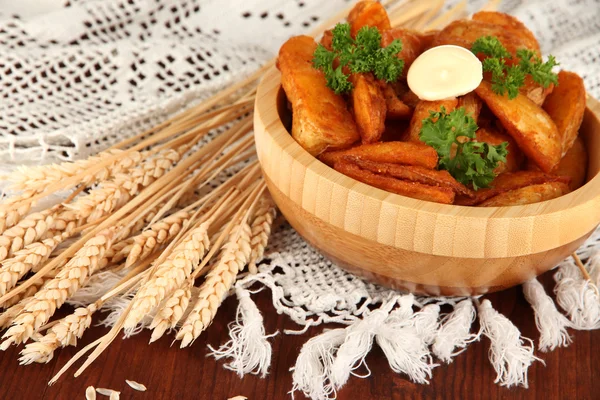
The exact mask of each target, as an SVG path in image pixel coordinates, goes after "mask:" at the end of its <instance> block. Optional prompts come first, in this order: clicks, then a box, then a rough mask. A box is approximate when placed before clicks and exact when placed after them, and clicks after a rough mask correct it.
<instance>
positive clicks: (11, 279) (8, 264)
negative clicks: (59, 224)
mask: <svg viewBox="0 0 600 400" xmlns="http://www.w3.org/2000/svg"><path fill="white" fill-rule="evenodd" d="M65 237H66V234H62V235H57V236H54V237H53V238H50V239H44V240H42V241H41V242H35V243H31V244H29V245H27V246H25V248H23V249H21V250H19V251H17V252H16V253H15V254H14V256H13V257H12V258H9V259H8V260H4V262H3V263H2V266H1V267H0V296H3V295H4V294H5V293H6V292H8V291H9V290H10V289H12V288H13V287H15V286H16V285H17V282H18V281H19V279H21V278H22V277H24V276H25V274H27V273H28V272H29V271H31V270H33V269H35V268H37V267H38V266H39V265H41V264H43V263H44V262H46V260H48V258H49V257H50V254H51V253H52V252H53V251H54V249H56V247H57V246H58V245H59V244H60V243H61V242H62V241H63V240H64V239H65Z"/></svg>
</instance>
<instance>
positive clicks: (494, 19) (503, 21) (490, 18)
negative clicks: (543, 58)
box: [473, 11, 540, 54]
mask: <svg viewBox="0 0 600 400" xmlns="http://www.w3.org/2000/svg"><path fill="white" fill-rule="evenodd" d="M473 20H474V21H481V22H487V23H489V24H495V25H498V26H500V27H502V28H504V29H505V30H508V31H510V32H511V33H513V34H515V35H516V36H518V37H519V39H521V41H522V42H523V43H525V45H526V47H527V48H528V49H531V50H535V51H536V52H537V53H538V54H539V53H540V44H539V43H538V41H537V39H536V38H535V36H534V34H533V32H531V31H530V30H529V29H527V27H526V26H525V25H524V24H523V23H522V22H521V21H519V20H518V19H516V18H515V17H513V16H512V15H508V14H504V13H501V12H497V11H479V12H476V13H475V14H473Z"/></svg>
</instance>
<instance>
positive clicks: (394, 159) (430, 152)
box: [319, 142, 438, 169]
mask: <svg viewBox="0 0 600 400" xmlns="http://www.w3.org/2000/svg"><path fill="white" fill-rule="evenodd" d="M346 156H350V157H356V158H359V159H362V160H367V161H376V162H383V163H391V164H405V165H418V166H421V167H425V168H429V169H434V168H435V167H437V162H438V155H437V152H436V151H435V150H434V149H433V148H432V147H429V146H427V145H425V144H423V143H409V142H381V143H373V144H363V145H360V146H356V147H353V148H351V149H347V150H340V151H328V152H325V153H323V154H321V155H320V156H319V160H321V161H322V162H324V163H325V164H327V165H329V166H333V165H334V164H335V163H337V162H340V161H342V160H343V158H344V157H346Z"/></svg>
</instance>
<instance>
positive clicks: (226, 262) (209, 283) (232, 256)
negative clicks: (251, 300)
mask: <svg viewBox="0 0 600 400" xmlns="http://www.w3.org/2000/svg"><path fill="white" fill-rule="evenodd" d="M250 235H251V230H250V226H249V225H248V223H247V222H245V221H243V222H242V223H240V224H239V225H237V226H235V227H234V228H233V230H232V231H231V233H230V239H229V241H228V242H227V243H226V244H225V246H223V251H222V253H221V256H220V258H219V262H218V263H217V265H216V266H215V267H214V269H213V270H212V271H211V272H209V274H208V275H207V276H206V281H205V282H204V283H203V284H202V286H201V287H200V292H199V294H198V300H196V303H195V304H194V308H192V311H191V312H190V314H189V315H188V317H187V319H186V320H185V322H184V323H183V325H182V326H181V329H180V330H179V332H177V337H176V338H177V340H181V347H182V348H183V347H186V346H188V345H189V344H190V343H192V342H193V341H194V340H195V339H196V338H197V337H198V336H200V333H202V331H204V330H205V329H206V328H207V327H208V326H209V325H210V323H211V322H212V320H213V318H214V317H215V314H216V313H217V309H218V308H219V306H220V305H221V303H222V302H223V300H224V299H225V297H227V294H228V293H229V290H230V289H231V287H232V286H233V283H234V282H235V280H236V277H237V274H238V273H239V272H240V271H241V270H243V269H244V266H245V265H246V263H247V262H248V259H249V257H250V252H251V249H250Z"/></svg>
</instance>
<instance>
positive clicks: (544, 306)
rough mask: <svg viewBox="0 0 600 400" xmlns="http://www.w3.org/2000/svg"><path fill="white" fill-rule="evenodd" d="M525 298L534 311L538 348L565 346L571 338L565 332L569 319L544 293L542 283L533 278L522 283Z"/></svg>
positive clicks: (543, 349) (546, 348)
mask: <svg viewBox="0 0 600 400" xmlns="http://www.w3.org/2000/svg"><path fill="white" fill-rule="evenodd" d="M523 294H524V295H525V299H526V300H527V301H528V302H529V304H531V307H532V308H533V311H534V313H535V324H536V325H537V328H538V330H539V331H540V343H539V345H538V349H539V350H541V351H544V352H547V351H552V350H554V349H555V348H556V347H561V346H562V347H566V346H568V345H569V344H570V343H571V342H572V340H571V337H570V336H569V333H568V332H567V327H569V326H570V322H569V320H568V319H567V318H566V317H565V316H564V315H562V314H561V313H560V312H559V311H558V310H557V309H556V305H555V304H554V301H552V298H551V297H550V296H548V295H547V294H546V291H545V290H544V287H543V286H542V284H541V283H540V282H539V281H538V280H537V279H536V278H533V279H532V280H530V281H527V282H525V283H524V284H523Z"/></svg>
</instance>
